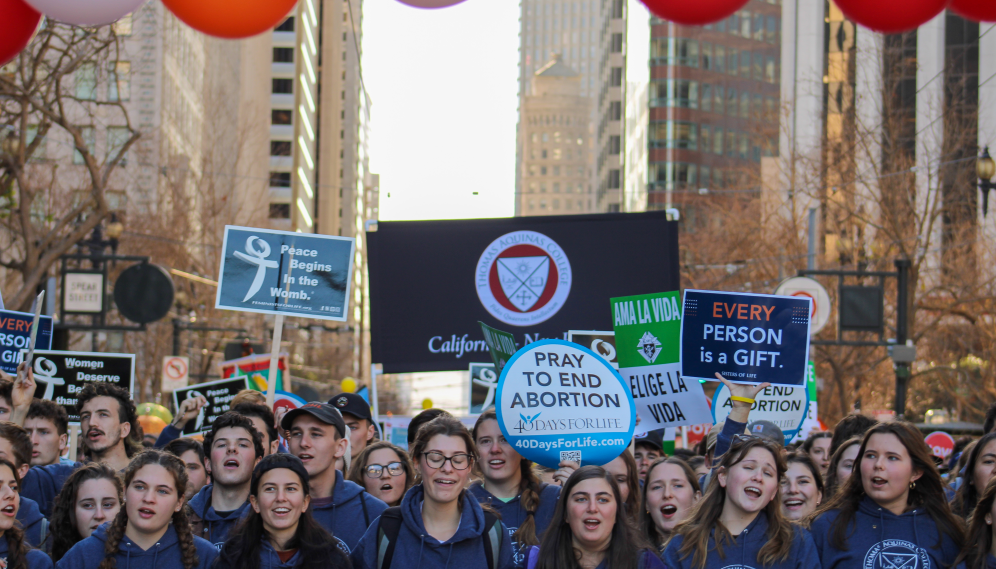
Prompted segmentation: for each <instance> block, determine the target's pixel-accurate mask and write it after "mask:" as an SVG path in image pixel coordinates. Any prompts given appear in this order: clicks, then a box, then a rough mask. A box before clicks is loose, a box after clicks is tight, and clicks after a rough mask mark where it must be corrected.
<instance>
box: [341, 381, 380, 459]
mask: <svg viewBox="0 0 996 569" xmlns="http://www.w3.org/2000/svg"><path fill="white" fill-rule="evenodd" d="M329 405H332V406H334V407H335V408H336V409H338V410H339V412H340V413H342V418H343V420H345V421H346V426H347V427H349V445H350V450H351V451H352V452H350V457H349V458H350V462H352V461H353V460H355V459H356V457H357V456H359V454H360V453H361V452H363V449H365V448H367V445H369V444H370V443H371V442H372V441H373V439H374V435H375V434H376V432H377V427H376V426H374V420H373V415H371V414H370V404H368V403H367V402H366V400H364V399H363V398H362V397H360V396H359V395H357V394H355V393H340V394H339V395H336V396H334V397H332V399H329Z"/></svg>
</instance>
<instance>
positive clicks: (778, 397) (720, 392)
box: [712, 385, 809, 444]
mask: <svg viewBox="0 0 996 569" xmlns="http://www.w3.org/2000/svg"><path fill="white" fill-rule="evenodd" d="M732 409H733V404H732V402H731V401H730V390H729V389H728V388H727V387H726V386H725V385H723V386H721V387H720V388H719V389H717V390H716V393H715V395H713V399H712V414H713V422H714V423H719V422H721V421H725V420H726V417H727V416H728V415H729V414H730V411H731V410H732ZM808 410H809V392H808V391H807V390H806V387H805V386H802V387H789V386H787V385H772V386H769V387H765V388H764V389H762V390H761V391H760V392H759V393H758V394H757V395H755V396H754V404H753V405H751V408H750V420H751V422H753V421H762V420H764V421H771V422H772V423H774V424H775V425H777V426H778V428H780V429H781V430H782V434H783V435H785V444H788V443H789V442H790V441H791V440H792V438H793V437H795V435H796V433H798V432H799V429H800V428H801V427H802V422H803V420H804V419H805V418H806V413H807V412H808Z"/></svg>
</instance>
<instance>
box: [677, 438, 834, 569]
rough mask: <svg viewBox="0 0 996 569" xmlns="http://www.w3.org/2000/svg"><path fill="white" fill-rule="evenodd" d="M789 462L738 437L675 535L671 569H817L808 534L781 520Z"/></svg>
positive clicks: (765, 442)
mask: <svg viewBox="0 0 996 569" xmlns="http://www.w3.org/2000/svg"><path fill="white" fill-rule="evenodd" d="M784 475H785V459H784V458H782V453H781V449H780V448H779V447H778V446H777V444H776V443H774V442H773V441H771V440H769V439H767V438H764V437H759V436H743V435H738V436H736V437H734V438H733V444H732V445H731V446H730V449H729V450H728V451H727V452H726V453H725V454H723V457H722V459H721V460H720V461H719V465H718V466H717V467H716V469H715V470H714V471H713V475H712V477H711V478H710V480H709V486H708V487H707V488H706V492H705V495H704V496H703V497H702V499H701V500H699V502H698V504H697V505H696V507H695V510H694V511H693V512H692V513H691V515H690V516H689V517H688V520H687V521H686V522H685V523H683V524H681V525H679V526H678V527H677V528H675V529H674V531H673V533H672V537H671V541H670V542H668V544H667V548H666V549H665V550H664V557H663V559H664V564H665V565H667V566H668V568H669V569H719V568H720V567H731V566H732V567H737V568H738V569H741V568H742V569H748V568H750V569H762V568H765V569H802V568H805V569H813V568H818V567H819V566H820V564H819V557H818V556H817V552H816V548H815V546H814V545H813V539H812V538H811V537H810V536H809V534H808V533H807V532H806V530H804V529H802V528H800V527H797V526H794V525H793V524H792V523H791V522H789V521H788V520H787V519H785V517H784V516H783V515H782V510H781V507H782V505H781V500H780V499H779V482H780V480H781V478H782V476H784Z"/></svg>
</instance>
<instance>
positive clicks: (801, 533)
mask: <svg viewBox="0 0 996 569" xmlns="http://www.w3.org/2000/svg"><path fill="white" fill-rule="evenodd" d="M793 530H794V532H793V536H792V549H791V551H790V552H789V556H788V559H786V560H785V561H780V562H775V563H774V564H773V565H762V564H761V563H760V562H759V561H758V560H757V555H758V553H759V552H760V551H761V548H762V547H764V545H765V544H766V543H768V514H766V513H765V512H763V511H762V512H760V513H759V514H757V517H756V518H754V521H753V522H751V523H750V525H748V526H747V528H746V529H744V531H743V532H741V533H740V535H737V536H734V537H733V542H732V543H730V542H729V541H726V542H724V543H723V554H724V555H725V557H720V556H719V552H718V551H716V539H715V536H716V530H713V531H712V533H711V535H710V536H709V546H708V549H709V554H708V555H707V556H706V564H705V566H706V569H719V568H720V567H736V568H737V569H819V567H820V559H819V556H818V555H817V552H816V546H815V545H813V538H812V536H810V535H809V532H807V531H806V530H804V529H802V528H800V527H796V526H793ZM683 539H684V536H682V535H675V536H674V537H672V538H671V541H670V542H669V543H668V544H667V549H665V550H664V557H663V559H664V564H665V565H667V567H668V569H691V568H692V567H695V564H694V560H695V552H691V553H689V555H688V557H685V558H681V556H680V555H679V554H678V549H679V548H680V547H681V543H682V541H683ZM853 567H855V568H857V567H860V566H859V565H855V566H853Z"/></svg>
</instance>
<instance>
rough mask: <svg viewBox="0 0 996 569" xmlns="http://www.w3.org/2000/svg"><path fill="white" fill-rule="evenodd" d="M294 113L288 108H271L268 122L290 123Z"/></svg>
mask: <svg viewBox="0 0 996 569" xmlns="http://www.w3.org/2000/svg"><path fill="white" fill-rule="evenodd" d="M293 116H294V113H293V112H292V111H290V110H288V109H273V110H272V111H270V124H291V118H292V117H293Z"/></svg>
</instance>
